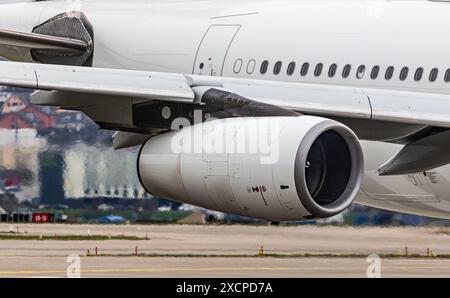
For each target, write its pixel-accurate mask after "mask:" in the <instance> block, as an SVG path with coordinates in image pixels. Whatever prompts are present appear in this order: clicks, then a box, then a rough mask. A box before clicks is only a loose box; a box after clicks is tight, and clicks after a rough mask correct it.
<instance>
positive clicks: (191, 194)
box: [138, 116, 364, 221]
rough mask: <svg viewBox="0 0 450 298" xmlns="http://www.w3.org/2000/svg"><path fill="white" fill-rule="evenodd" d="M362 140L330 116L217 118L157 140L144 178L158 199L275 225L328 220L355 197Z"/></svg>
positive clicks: (146, 154) (141, 171) (144, 154)
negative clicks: (306, 220)
mask: <svg viewBox="0 0 450 298" xmlns="http://www.w3.org/2000/svg"><path fill="white" fill-rule="evenodd" d="M363 165H364V162H363V153H362V150H361V146H360V144H359V141H358V139H357V137H356V135H355V134H354V133H353V132H352V131H351V130H350V129H349V128H348V127H346V126H344V125H342V124H340V123H338V122H336V121H333V120H329V119H325V118H320V117H312V116H300V117H264V118H231V119H221V120H212V121H208V122H205V123H202V124H196V125H193V126H189V127H185V128H183V129H181V130H180V131H172V132H169V133H166V134H162V135H158V136H155V137H152V138H150V139H149V140H148V141H147V142H146V143H145V144H144V145H143V146H142V148H141V151H140V153H139V156H138V175H139V178H140V180H141V183H142V185H143V186H144V188H145V189H146V190H147V191H148V192H149V193H151V194H153V195H155V196H159V197H163V198H167V199H172V200H176V201H180V202H184V203H189V204H192V205H196V206H201V207H204V208H208V209H212V210H218V211H222V212H227V213H234V214H240V215H243V216H250V217H256V218H261V219H266V220H271V221H292V220H302V219H311V218H326V217H331V216H334V215H336V214H339V213H341V212H342V211H344V210H345V209H347V208H348V207H349V206H350V204H351V203H352V202H353V200H354V199H355V197H356V195H357V193H358V191H359V188H360V184H361V180H362V175H363Z"/></svg>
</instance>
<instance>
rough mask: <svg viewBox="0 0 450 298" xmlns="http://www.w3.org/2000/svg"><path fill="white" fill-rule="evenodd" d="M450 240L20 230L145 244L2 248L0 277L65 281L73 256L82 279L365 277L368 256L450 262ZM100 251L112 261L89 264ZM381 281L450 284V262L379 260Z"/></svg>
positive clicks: (315, 232)
mask: <svg viewBox="0 0 450 298" xmlns="http://www.w3.org/2000/svg"><path fill="white" fill-rule="evenodd" d="M14 228H15V229H16V230H17V226H14ZM9 229H10V226H9V225H0V233H3V234H4V233H6V232H7V231H8V230H9ZM449 232H450V230H449V229H446V228H349V227H332V226H331V227H317V226H310V225H306V226H291V227H289V226H288V227H284V226H281V227H271V226H239V225H237V226H191V225H123V226H110V225H19V233H24V234H25V233H26V234H27V235H31V234H33V235H35V234H36V235H112V236H114V235H127V236H137V237H141V238H143V239H144V240H139V241H128V240H106V241H93V240H92V241H55V240H46V241H40V240H0V277H65V276H66V270H67V268H68V266H69V265H70V263H67V256H69V255H71V254H76V255H79V256H80V265H81V275H82V277H199V278H202V277H256V278H257V277H366V276H367V275H366V271H367V268H368V265H369V264H368V263H367V260H366V257H365V256H366V255H367V256H368V255H370V254H397V253H402V252H404V249H405V247H408V253H409V254H421V255H424V254H426V251H427V249H431V250H432V251H433V253H434V254H450V234H449ZM145 237H147V238H148V240H145ZM136 246H137V247H138V253H139V254H147V255H150V254H151V255H157V256H156V257H148V256H143V257H136V256H131V255H132V254H133V253H134V252H135V249H136ZM261 246H263V249H264V253H265V254H266V255H267V254H275V255H296V254H331V255H333V257H320V258H318V257H307V258H305V257H288V258H285V257H283V258H279V257H250V256H254V255H257V254H258V252H259V250H260V249H261ZM95 247H97V248H98V252H99V254H106V255H107V256H98V257H96V256H92V254H95V253H94V252H95ZM87 250H89V251H90V254H91V256H89V257H87V256H86V254H87ZM114 255H116V256H114ZM118 255H127V256H118ZM158 255H167V257H161V256H158ZM192 255H198V257H192ZM210 255H213V256H215V257H210ZM247 255H248V256H249V257H242V256H247ZM337 255H342V257H337ZM347 255H360V256H359V257H355V256H353V257H350V258H348V257H344V256H347ZM175 256H178V257H175ZM188 256H189V257H188ZM206 256H208V257H206ZM220 256H226V257H220ZM363 256H364V257H363ZM381 274H382V276H384V277H449V276H450V259H434V258H382V259H381Z"/></svg>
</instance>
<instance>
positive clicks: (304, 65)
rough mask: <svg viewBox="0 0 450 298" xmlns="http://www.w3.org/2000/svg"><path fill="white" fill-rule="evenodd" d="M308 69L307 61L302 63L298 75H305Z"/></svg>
mask: <svg viewBox="0 0 450 298" xmlns="http://www.w3.org/2000/svg"><path fill="white" fill-rule="evenodd" d="M308 70H309V63H307V62H306V63H303V65H302V69H301V70H300V75H301V76H302V77H304V76H306V75H307V74H308Z"/></svg>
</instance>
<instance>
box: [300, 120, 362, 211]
mask: <svg viewBox="0 0 450 298" xmlns="http://www.w3.org/2000/svg"><path fill="white" fill-rule="evenodd" d="M330 130H332V131H335V132H336V133H338V134H339V135H340V136H341V137H342V138H343V139H344V141H345V142H346V144H347V146H348V150H349V151H350V157H351V169H350V177H349V179H348V182H347V186H346V188H345V190H344V191H343V193H342V194H341V195H340V196H339V198H337V199H336V200H334V201H333V202H332V203H330V204H328V205H322V206H321V205H319V204H318V203H317V202H316V201H315V200H314V198H313V197H312V196H311V194H310V192H309V190H308V186H307V184H306V169H305V164H306V160H307V158H308V153H309V151H310V150H311V147H312V146H313V144H314V142H315V141H316V140H317V139H318V138H319V137H320V136H321V135H322V134H323V133H325V132H327V131H330ZM363 173H364V157H363V152H362V149H361V145H360V143H359V140H358V138H357V136H356V135H355V134H354V133H353V132H352V131H351V130H350V129H349V128H347V127H346V126H344V125H342V124H340V123H338V122H336V121H333V120H328V121H323V122H320V123H319V124H317V125H315V126H314V127H312V128H311V129H310V130H309V131H308V133H307V134H306V135H305V137H304V138H303V140H302V142H301V144H300V146H299V149H298V151H297V156H296V159H295V169H294V178H295V186H296V188H297V194H298V196H299V198H300V201H301V203H302V204H303V206H304V207H305V209H306V210H307V211H308V212H309V213H311V215H312V216H314V217H320V218H328V217H332V216H334V215H337V214H339V213H341V212H342V211H344V210H345V209H347V208H348V207H349V206H350V205H351V204H352V203H353V201H354V199H355V198H356V196H357V194H358V192H359V189H360V186H361V182H362V177H363ZM351 185H354V187H349V186H351Z"/></svg>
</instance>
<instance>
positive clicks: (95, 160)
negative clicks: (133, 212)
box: [0, 87, 148, 206]
mask: <svg viewBox="0 0 450 298" xmlns="http://www.w3.org/2000/svg"><path fill="white" fill-rule="evenodd" d="M30 94H31V91H30V90H26V89H20V88H4V87H0V194H1V193H3V194H12V195H13V196H14V197H16V198H18V199H19V200H20V201H32V200H39V203H40V204H43V205H52V206H54V205H64V204H66V202H67V201H66V200H67V199H79V198H123V199H131V198H146V197H148V195H147V194H146V193H145V191H144V189H143V188H142V187H141V186H140V183H139V181H138V178H137V175H136V171H135V166H136V152H135V150H120V151H114V150H113V149H112V148H111V146H110V144H109V142H110V137H111V132H105V131H99V130H98V127H97V125H96V124H95V123H93V122H92V121H91V120H90V119H89V118H87V117H86V116H85V115H84V114H82V113H79V112H72V111H64V110H58V109H54V108H49V107H39V106H34V105H31V104H30Z"/></svg>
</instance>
